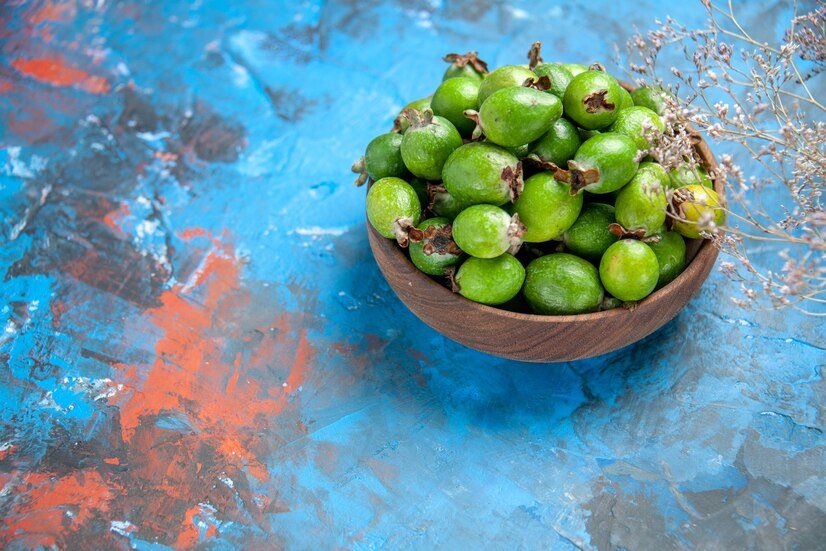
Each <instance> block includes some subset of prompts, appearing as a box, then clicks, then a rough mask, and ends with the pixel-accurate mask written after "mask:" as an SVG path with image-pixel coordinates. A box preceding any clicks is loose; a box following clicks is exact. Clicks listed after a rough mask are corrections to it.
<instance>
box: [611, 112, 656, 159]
mask: <svg viewBox="0 0 826 551" xmlns="http://www.w3.org/2000/svg"><path fill="white" fill-rule="evenodd" d="M610 130H611V131H612V132H619V133H620V134H625V135H626V136H628V137H629V138H631V139H632V140H634V143H635V144H636V146H637V149H641V150H643V151H648V149H649V148H650V147H651V144H652V141H653V142H654V143H656V142H657V141H658V140H659V135H660V134H662V132H663V130H665V125H664V124H663V121H662V119H661V118H660V116H659V115H658V114H656V113H655V112H654V111H652V110H651V109H649V108H647V107H640V106H634V107H629V108H627V109H622V110H620V112H619V113H618V114H617V120H615V121H614V124H612V125H611V128H610Z"/></svg>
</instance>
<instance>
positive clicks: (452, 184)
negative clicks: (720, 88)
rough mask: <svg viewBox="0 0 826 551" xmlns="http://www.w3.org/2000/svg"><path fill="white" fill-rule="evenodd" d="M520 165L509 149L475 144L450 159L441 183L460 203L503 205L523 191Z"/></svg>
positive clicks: (465, 146)
mask: <svg viewBox="0 0 826 551" xmlns="http://www.w3.org/2000/svg"><path fill="white" fill-rule="evenodd" d="M454 80H457V79H454ZM518 163H519V159H517V158H516V157H515V156H514V155H513V154H511V153H510V152H509V151H507V150H506V149H503V148H501V147H499V146H496V145H494V144H491V143H487V142H473V143H469V144H465V145H463V146H461V147H459V148H458V149H456V151H454V152H453V153H452V154H451V155H450V157H448V159H447V162H445V166H444V168H443V169H442V179H443V180H444V186H445V188H447V191H449V192H450V194H451V195H453V196H454V197H455V198H456V199H457V200H458V201H459V202H461V203H464V204H467V205H474V204H478V203H490V204H491V205H503V204H505V203H507V202H509V201H510V200H511V198H512V197H513V196H514V194H515V193H518V191H519V190H520V189H521V187H522V176H521V169H520V167H519V165H518Z"/></svg>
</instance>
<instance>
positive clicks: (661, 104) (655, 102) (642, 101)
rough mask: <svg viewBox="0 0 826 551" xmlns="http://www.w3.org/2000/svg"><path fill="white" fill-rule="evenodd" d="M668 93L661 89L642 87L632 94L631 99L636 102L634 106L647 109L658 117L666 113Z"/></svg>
mask: <svg viewBox="0 0 826 551" xmlns="http://www.w3.org/2000/svg"><path fill="white" fill-rule="evenodd" d="M667 96H668V92H666V91H665V90H663V89H662V88H660V87H649V86H640V87H639V88H637V89H636V90H633V91H632V92H631V99H633V100H634V105H639V106H641V107H647V108H649V109H651V110H652V111H654V112H655V113H656V114H658V115H662V114H663V113H664V112H665V107H666V104H665V98H666V97H667Z"/></svg>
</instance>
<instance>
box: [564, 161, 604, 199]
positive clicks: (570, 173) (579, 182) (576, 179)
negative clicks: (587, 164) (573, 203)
mask: <svg viewBox="0 0 826 551" xmlns="http://www.w3.org/2000/svg"><path fill="white" fill-rule="evenodd" d="M554 178H556V179H557V180H558V181H560V182H564V183H566V184H568V185H570V186H571V195H576V194H577V193H579V190H581V189H583V188H586V187H588V186H590V185H591V184H593V183H596V182H599V178H600V174H599V169H596V168H587V169H582V168H580V167H579V165H578V164H577V163H576V162H575V161H568V170H565V169H562V168H559V167H557V169H556V172H555V173H554Z"/></svg>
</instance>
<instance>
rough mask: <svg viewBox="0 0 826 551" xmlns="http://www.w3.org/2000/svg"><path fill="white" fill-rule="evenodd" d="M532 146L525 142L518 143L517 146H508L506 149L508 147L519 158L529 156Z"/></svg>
mask: <svg viewBox="0 0 826 551" xmlns="http://www.w3.org/2000/svg"><path fill="white" fill-rule="evenodd" d="M530 147H531V144H529V143H525V144H522V145H517V146H516V147H506V148H505V149H507V150H508V151H509V152H510V153H511V154H512V155H513V156H514V157H516V158H517V159H524V158H525V157H527V156H528V153H529V152H530Z"/></svg>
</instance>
